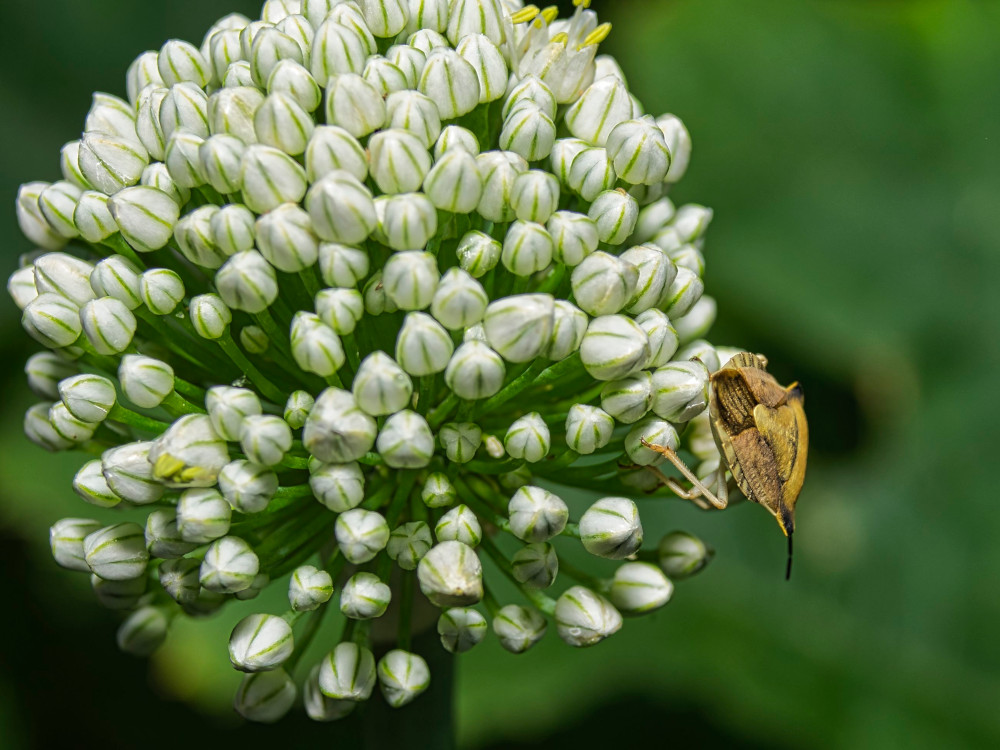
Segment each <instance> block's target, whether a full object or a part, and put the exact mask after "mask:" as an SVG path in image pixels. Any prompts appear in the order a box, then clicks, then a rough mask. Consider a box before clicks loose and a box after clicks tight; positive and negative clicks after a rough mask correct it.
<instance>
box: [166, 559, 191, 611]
mask: <svg viewBox="0 0 1000 750" xmlns="http://www.w3.org/2000/svg"><path fill="white" fill-rule="evenodd" d="M200 566H201V562H200V561H198V560H196V559H192V558H189V557H179V558H176V559H173V560H164V561H163V562H162V563H160V567H159V569H158V571H157V574H158V576H159V579H160V585H161V586H162V587H163V590H164V591H166V592H167V595H168V596H169V597H170V598H171V599H173V600H174V601H175V602H177V603H178V604H190V603H192V602H194V601H195V600H196V599H197V598H198V593H199V592H200V591H201V582H200V581H199V580H198V570H199V568H200Z"/></svg>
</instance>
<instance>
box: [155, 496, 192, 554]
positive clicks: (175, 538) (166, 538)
mask: <svg viewBox="0 0 1000 750" xmlns="http://www.w3.org/2000/svg"><path fill="white" fill-rule="evenodd" d="M197 546H198V545H197V544H194V543H192V542H186V541H184V539H183V538H182V537H181V535H180V531H178V529H177V512H176V511H175V510H174V509H173V508H160V509H159V510H154V511H153V512H152V513H150V514H149V516H147V517H146V549H148V550H149V554H150V556H151V557H160V558H164V559H171V558H177V557H183V556H184V555H186V554H187V553H188V552H190V551H191V550H193V549H194V548H195V547H197Z"/></svg>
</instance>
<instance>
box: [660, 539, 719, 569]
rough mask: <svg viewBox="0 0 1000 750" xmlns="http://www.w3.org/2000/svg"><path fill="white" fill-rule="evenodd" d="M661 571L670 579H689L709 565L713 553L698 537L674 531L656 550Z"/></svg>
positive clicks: (661, 541)
mask: <svg viewBox="0 0 1000 750" xmlns="http://www.w3.org/2000/svg"><path fill="white" fill-rule="evenodd" d="M656 554H657V557H658V560H659V564H660V569H661V570H663V572H664V573H666V574H667V575H668V576H670V578H672V579H674V580H680V579H682V578H688V577H689V576H693V575H694V574H695V573H697V572H699V571H700V570H701V569H702V568H704V567H705V566H706V565H708V563H709V561H710V560H711V559H712V556H713V554H714V553H713V552H712V550H711V549H709V548H708V547H707V546H706V545H705V543H704V542H703V541H702V540H701V539H699V538H698V537H696V536H694V535H692V534H688V533H687V532H684V531H672V532H670V533H669V534H667V535H666V536H664V537H663V539H661V540H660V544H659V546H658V547H657V548H656Z"/></svg>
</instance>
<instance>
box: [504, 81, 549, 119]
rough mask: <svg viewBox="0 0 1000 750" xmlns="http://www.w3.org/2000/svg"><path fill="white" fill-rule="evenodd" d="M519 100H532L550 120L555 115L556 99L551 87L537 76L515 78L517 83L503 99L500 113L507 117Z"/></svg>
mask: <svg viewBox="0 0 1000 750" xmlns="http://www.w3.org/2000/svg"><path fill="white" fill-rule="evenodd" d="M521 102H532V103H533V104H535V105H537V106H538V107H540V108H541V110H542V111H543V112H544V113H545V114H546V115H548V117H549V119H551V120H554V119H555V117H556V100H555V97H554V96H553V94H552V89H550V88H549V87H548V86H546V85H545V83H543V82H542V80H541V79H539V78H538V77H537V76H533V75H526V76H522V77H521V78H519V79H517V85H516V86H514V87H513V88H512V89H511V90H510V92H509V93H508V94H507V97H506V98H505V99H504V104H503V111H502V112H501V114H502V115H503V116H504V117H507V115H509V114H510V112H511V111H512V110H513V109H515V108H516V107H517V105H518V104H519V103H521Z"/></svg>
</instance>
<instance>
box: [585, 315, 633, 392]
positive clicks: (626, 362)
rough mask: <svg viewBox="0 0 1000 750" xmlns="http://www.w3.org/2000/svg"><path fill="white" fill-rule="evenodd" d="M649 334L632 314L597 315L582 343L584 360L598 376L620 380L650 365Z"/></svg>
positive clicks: (591, 373) (593, 374)
mask: <svg viewBox="0 0 1000 750" xmlns="http://www.w3.org/2000/svg"><path fill="white" fill-rule="evenodd" d="M649 357H650V347H649V337H648V336H646V332H645V331H643V329H642V328H641V327H640V326H639V324H638V323H636V322H635V321H634V320H632V319H631V318H628V317H626V316H624V315H604V316H601V317H599V318H594V319H593V320H592V321H591V322H590V325H589V326H588V327H587V333H586V334H585V335H584V337H583V343H582V344H581V345H580V360H581V362H583V366H584V368H586V370H587V372H588V373H590V375H591V376H592V377H593V378H595V379H597V380H619V379H621V378H624V377H626V376H628V375H631V374H632V373H634V372H637V371H639V370H641V369H642V368H643V367H645V366H646V363H647V362H648V361H649Z"/></svg>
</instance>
